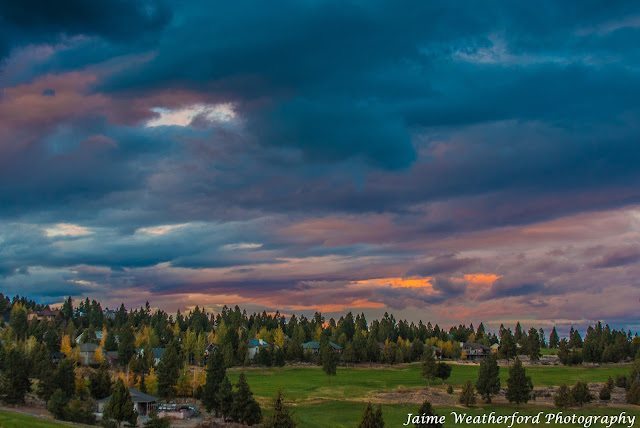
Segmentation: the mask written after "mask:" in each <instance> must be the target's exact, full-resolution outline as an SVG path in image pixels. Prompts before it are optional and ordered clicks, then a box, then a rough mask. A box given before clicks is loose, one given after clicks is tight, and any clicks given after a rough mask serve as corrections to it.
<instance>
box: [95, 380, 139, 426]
mask: <svg viewBox="0 0 640 428" xmlns="http://www.w3.org/2000/svg"><path fill="white" fill-rule="evenodd" d="M102 416H103V418H104V419H106V420H113V421H115V422H116V424H117V425H118V426H120V425H121V424H122V422H127V423H129V425H135V423H136V420H137V419H138V412H136V411H135V410H134V409H133V401H131V394H129V390H128V389H127V387H126V386H124V382H123V381H122V379H118V381H117V382H116V387H115V388H114V390H113V394H112V395H111V398H110V399H109V401H108V402H107V404H105V406H104V411H103V412H102Z"/></svg>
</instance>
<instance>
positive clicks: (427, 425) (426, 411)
mask: <svg viewBox="0 0 640 428" xmlns="http://www.w3.org/2000/svg"><path fill="white" fill-rule="evenodd" d="M480 325H482V324H480ZM417 416H420V417H422V416H424V417H425V418H426V417H428V416H438V415H436V412H435V410H434V408H433V406H432V405H431V403H429V402H428V401H426V400H425V401H424V403H422V406H420V409H418V413H417ZM421 420H423V419H421ZM424 420H425V421H427V420H428V419H424ZM414 428H443V427H442V424H441V423H440V422H434V421H429V422H416V423H415V425H414Z"/></svg>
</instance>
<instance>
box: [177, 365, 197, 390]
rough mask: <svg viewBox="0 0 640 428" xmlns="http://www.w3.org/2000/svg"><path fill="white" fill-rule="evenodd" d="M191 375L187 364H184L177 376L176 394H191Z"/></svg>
mask: <svg viewBox="0 0 640 428" xmlns="http://www.w3.org/2000/svg"><path fill="white" fill-rule="evenodd" d="M192 380H193V378H192V375H191V372H190V371H189V366H188V365H186V364H185V366H184V367H183V368H182V371H181V372H180V376H179V377H178V384H177V385H176V388H177V392H178V395H179V396H180V397H191V396H192V395H193V390H192V389H191V388H192Z"/></svg>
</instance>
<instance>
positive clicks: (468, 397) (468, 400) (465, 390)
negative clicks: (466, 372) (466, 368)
mask: <svg viewBox="0 0 640 428" xmlns="http://www.w3.org/2000/svg"><path fill="white" fill-rule="evenodd" d="M459 401H460V404H463V405H465V406H467V407H469V406H471V405H472V404H476V391H475V388H474V387H473V384H472V383H471V381H470V380H468V381H467V382H466V383H465V384H464V386H463V387H462V392H461V393H460V398H459Z"/></svg>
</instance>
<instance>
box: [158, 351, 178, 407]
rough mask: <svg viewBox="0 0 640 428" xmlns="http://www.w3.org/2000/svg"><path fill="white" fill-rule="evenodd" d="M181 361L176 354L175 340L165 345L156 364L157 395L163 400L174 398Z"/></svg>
mask: <svg viewBox="0 0 640 428" xmlns="http://www.w3.org/2000/svg"><path fill="white" fill-rule="evenodd" d="M181 368H182V360H181V359H180V354H179V352H178V345H177V343H176V342H175V340H172V341H171V342H169V343H168V344H167V347H166V348H165V350H164V353H163V354H162V359H161V360H160V364H158V395H159V396H161V397H164V398H170V397H174V396H175V395H176V392H177V388H176V385H177V384H178V378H179V377H180V369H181Z"/></svg>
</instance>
